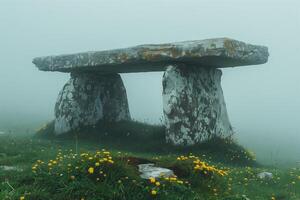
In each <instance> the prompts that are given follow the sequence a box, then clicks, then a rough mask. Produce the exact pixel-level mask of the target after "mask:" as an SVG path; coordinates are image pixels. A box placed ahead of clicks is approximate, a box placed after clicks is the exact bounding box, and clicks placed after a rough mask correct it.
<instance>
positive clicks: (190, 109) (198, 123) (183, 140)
mask: <svg viewBox="0 0 300 200" xmlns="http://www.w3.org/2000/svg"><path fill="white" fill-rule="evenodd" d="M221 76H222V71H221V70H219V69H214V68H207V69H206V68H201V67H199V66H198V67H193V66H184V65H171V66H168V67H167V69H166V71H165V73H164V75H163V110H164V116H165V123H166V140H167V142H170V143H172V144H174V145H184V146H187V145H194V144H196V143H201V142H203V141H205V140H208V139H210V138H212V137H221V138H225V137H229V136H231V135H232V134H233V130H232V126H231V125H230V122H229V118H228V114H227V110H226V105H225V101H224V97H223V91H222V88H221Z"/></svg>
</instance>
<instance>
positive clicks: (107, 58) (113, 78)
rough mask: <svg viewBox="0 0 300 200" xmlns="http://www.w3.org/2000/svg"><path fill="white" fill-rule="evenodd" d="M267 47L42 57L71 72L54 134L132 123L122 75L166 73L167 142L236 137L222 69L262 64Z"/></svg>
mask: <svg viewBox="0 0 300 200" xmlns="http://www.w3.org/2000/svg"><path fill="white" fill-rule="evenodd" d="M268 56H269V53H268V48H267V47H265V46H258V45H251V44H247V43H244V42H241V41H237V40H233V39H229V38H217V39H206V40H195V41H185V42H176V43H168V44H149V45H139V46H135V47H130V48H124V49H116V50H107V51H91V52H84V53H76V54H66V55H59V56H46V57H38V58H35V59H34V60H33V63H34V64H35V65H36V66H37V67H38V69H39V70H42V71H57V72H65V73H70V79H69V81H68V82H67V83H66V84H65V85H64V87H63V89H62V90H61V91H60V93H59V95H58V98H57V102H56V105H55V122H54V123H55V125H54V126H55V128H54V129H55V130H54V131H55V134H57V135H59V134H63V133H66V132H69V131H72V130H76V129H78V128H79V127H82V126H94V125H95V124H96V123H97V122H99V121H100V120H106V121H110V122H118V121H122V120H130V119H131V117H130V112H129V108H128V100H127V95H126V89H125V87H124V84H123V81H122V79H121V76H120V75H119V74H120V73H131V72H152V71H164V75H163V79H162V86H163V92H162V99H163V113H164V118H165V127H166V140H167V142H169V143H172V144H174V145H185V146H186V145H194V144H198V143H201V142H203V141H206V140H208V139H210V138H212V137H220V138H227V137H230V136H231V135H232V134H233V128H232V126H231V124H230V121H229V118H228V114H227V110H226V105H225V101H224V96H223V91H222V88H221V76H222V71H221V70H220V69H219V68H226V67H237V66H246V65H259V64H263V63H266V62H267V61H268Z"/></svg>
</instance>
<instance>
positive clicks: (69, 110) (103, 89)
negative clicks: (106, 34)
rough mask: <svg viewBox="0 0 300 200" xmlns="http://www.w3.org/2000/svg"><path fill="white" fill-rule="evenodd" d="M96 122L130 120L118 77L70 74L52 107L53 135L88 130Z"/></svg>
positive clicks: (124, 91) (125, 98) (124, 92)
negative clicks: (53, 111)
mask: <svg viewBox="0 0 300 200" xmlns="http://www.w3.org/2000/svg"><path fill="white" fill-rule="evenodd" d="M99 120H105V121H121V120H130V113H129V109H128V102H127V95H126V90H125V87H124V85H123V81H122V79H121V77H120V75H119V74H105V75H104V74H99V73H95V72H90V73H89V72H85V73H79V72H72V73H71V78H70V80H69V81H68V82H67V83H66V84H65V86H64V87H63V89H62V91H61V92H60V93H59V95H58V99H57V102H56V105H55V128H54V130H55V134H62V133H66V132H68V131H71V130H76V129H77V128H80V127H82V126H92V125H95V124H96V123H97V122H99Z"/></svg>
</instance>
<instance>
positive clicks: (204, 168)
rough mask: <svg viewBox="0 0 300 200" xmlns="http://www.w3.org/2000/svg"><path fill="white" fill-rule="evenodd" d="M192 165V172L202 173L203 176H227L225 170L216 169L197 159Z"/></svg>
mask: <svg viewBox="0 0 300 200" xmlns="http://www.w3.org/2000/svg"><path fill="white" fill-rule="evenodd" d="M193 163H194V164H195V166H194V170H196V171H202V172H203V173H204V174H207V173H209V172H212V173H216V174H218V175H220V176H225V175H228V173H227V172H226V171H225V170H221V169H217V168H216V167H214V166H210V165H208V164H207V163H206V162H204V161H200V160H199V159H196V160H194V161H193Z"/></svg>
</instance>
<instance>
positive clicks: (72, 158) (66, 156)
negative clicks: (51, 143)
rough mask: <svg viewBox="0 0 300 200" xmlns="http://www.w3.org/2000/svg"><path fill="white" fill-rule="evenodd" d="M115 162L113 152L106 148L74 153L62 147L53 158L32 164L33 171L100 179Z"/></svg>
mask: <svg viewBox="0 0 300 200" xmlns="http://www.w3.org/2000/svg"><path fill="white" fill-rule="evenodd" d="M114 162H115V161H114V160H113V158H112V155H111V153H110V152H109V151H106V150H105V149H103V150H101V151H100V150H99V151H96V152H95V153H90V152H84V153H81V154H76V153H73V151H72V150H69V151H66V152H63V151H62V150H61V149H60V150H59V151H58V153H57V155H56V157H55V158H54V159H52V160H49V161H42V160H37V161H36V162H35V163H34V164H33V165H32V172H33V173H35V174H49V175H56V176H59V177H67V178H68V179H69V180H75V179H76V177H77V176H90V177H91V178H93V179H95V180H96V181H99V180H103V179H105V177H106V176H107V174H106V170H107V169H108V168H109V167H110V165H113V164H114Z"/></svg>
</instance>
